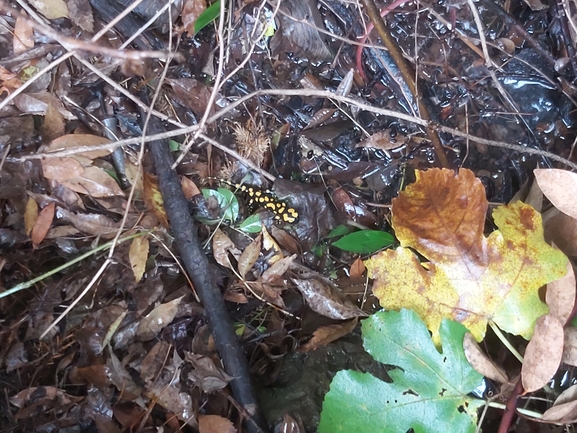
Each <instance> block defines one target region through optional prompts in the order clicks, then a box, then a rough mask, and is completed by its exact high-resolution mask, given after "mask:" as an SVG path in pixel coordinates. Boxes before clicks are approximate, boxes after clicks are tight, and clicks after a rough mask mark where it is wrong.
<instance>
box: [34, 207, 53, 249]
mask: <svg viewBox="0 0 577 433" xmlns="http://www.w3.org/2000/svg"><path fill="white" fill-rule="evenodd" d="M55 208H56V205H55V204H54V203H50V204H49V205H48V206H46V207H45V208H44V209H42V210H41V211H40V214H39V215H38V218H37V219H36V224H34V227H33V228H32V232H31V233H30V238H31V239H32V242H33V243H34V245H39V244H40V243H41V242H42V241H43V240H44V238H45V237H46V234H47V233H48V230H49V229H50V226H51V225H52V220H53V219H54V210H55Z"/></svg>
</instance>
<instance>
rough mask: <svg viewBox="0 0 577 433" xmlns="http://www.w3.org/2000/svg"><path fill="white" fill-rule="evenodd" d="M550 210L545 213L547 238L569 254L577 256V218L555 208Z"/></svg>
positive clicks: (544, 221) (544, 225)
mask: <svg viewBox="0 0 577 433" xmlns="http://www.w3.org/2000/svg"><path fill="white" fill-rule="evenodd" d="M550 211H551V212H549V211H548V212H545V213H544V214H543V228H544V230H545V239H546V240H547V242H549V243H554V244H555V245H556V246H557V247H558V248H559V249H560V250H561V251H563V252H564V253H565V254H567V255H568V256H577V219H575V218H571V217H570V216H569V215H565V214H564V213H563V212H560V211H559V210H557V209H554V208H553V209H550Z"/></svg>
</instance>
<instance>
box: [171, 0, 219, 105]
mask: <svg viewBox="0 0 577 433" xmlns="http://www.w3.org/2000/svg"><path fill="white" fill-rule="evenodd" d="M190 1H198V0H190ZM166 81H167V82H168V84H170V85H171V86H172V90H173V95H174V97H175V99H176V100H177V101H178V102H180V103H181V104H182V105H183V106H184V107H188V108H190V109H191V110H192V112H193V113H194V114H196V115H197V116H202V114H203V113H204V112H205V111H206V109H207V104H208V100H209V99H210V94H211V92H210V90H209V89H208V87H207V86H206V85H205V84H203V83H201V82H200V81H198V80H197V79H195V78H178V79H169V78H167V79H166ZM210 111H211V112H212V111H213V109H211V110H210Z"/></svg>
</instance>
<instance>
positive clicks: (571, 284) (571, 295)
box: [545, 262, 575, 324]
mask: <svg viewBox="0 0 577 433" xmlns="http://www.w3.org/2000/svg"><path fill="white" fill-rule="evenodd" d="M545 302H546V303H547V305H548V306H549V314H551V315H553V316H555V317H557V318H558V319H559V321H560V322H561V323H562V324H565V323H567V320H569V318H570V316H571V312H572V311H573V307H574V305H575V272H574V271H573V266H572V265H571V263H570V262H567V274H566V275H565V276H564V277H563V278H559V279H558V280H555V281H553V282H551V283H549V284H547V293H546V295H545Z"/></svg>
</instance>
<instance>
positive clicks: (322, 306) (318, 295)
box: [293, 279, 367, 320]
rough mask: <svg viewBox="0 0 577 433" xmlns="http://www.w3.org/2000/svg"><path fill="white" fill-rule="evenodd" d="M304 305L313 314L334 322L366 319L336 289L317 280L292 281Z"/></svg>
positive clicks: (362, 312)
mask: <svg viewBox="0 0 577 433" xmlns="http://www.w3.org/2000/svg"><path fill="white" fill-rule="evenodd" d="M293 281H294V283H295V284H296V286H297V288H298V289H299V291H300V292H301V294H302V295H303V299H304V300H305V302H306V304H307V305H308V306H309V307H310V308H311V309H312V310H313V311H315V312H317V313H319V314H321V315H323V316H325V317H330V318H331V319H335V320H346V319H353V318H355V317H366V316H367V314H366V313H365V312H364V311H362V310H361V309H360V308H358V307H357V306H356V305H355V304H353V303H352V302H351V301H349V300H348V299H346V298H344V299H343V297H342V296H340V295H339V294H338V293H337V292H336V289H333V288H332V287H331V286H328V285H325V284H323V283H321V282H320V281H318V280H314V279H310V280H298V279H293Z"/></svg>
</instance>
